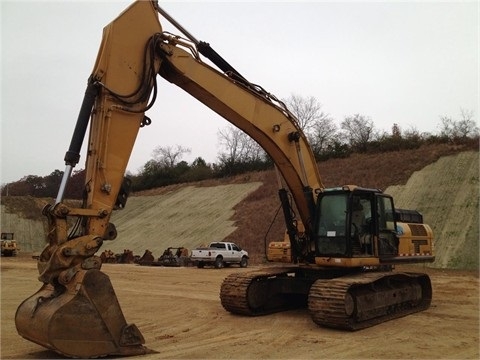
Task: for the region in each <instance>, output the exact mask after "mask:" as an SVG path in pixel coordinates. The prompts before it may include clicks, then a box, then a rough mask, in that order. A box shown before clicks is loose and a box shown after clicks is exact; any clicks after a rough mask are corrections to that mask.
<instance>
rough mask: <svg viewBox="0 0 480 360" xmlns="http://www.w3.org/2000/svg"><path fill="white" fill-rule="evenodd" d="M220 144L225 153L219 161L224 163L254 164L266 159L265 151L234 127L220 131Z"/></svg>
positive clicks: (222, 153)
mask: <svg viewBox="0 0 480 360" xmlns="http://www.w3.org/2000/svg"><path fill="white" fill-rule="evenodd" d="M217 136H218V142H219V144H220V146H221V147H223V149H224V150H225V152H221V153H220V155H219V159H220V161H221V162H222V163H227V162H228V163H240V162H254V161H259V160H262V159H264V158H265V151H264V150H263V149H262V147H261V146H260V145H258V144H257V142H256V141H255V140H253V139H252V138H251V137H250V136H248V135H247V134H246V133H245V132H243V131H242V130H240V129H239V128H236V127H234V126H232V125H230V126H227V127H226V128H224V129H222V130H219V131H218V133H217Z"/></svg>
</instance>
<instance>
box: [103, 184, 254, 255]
mask: <svg viewBox="0 0 480 360" xmlns="http://www.w3.org/2000/svg"><path fill="white" fill-rule="evenodd" d="M260 185H261V183H259V182H250V183H245V184H232V185H219V186H213V187H202V188H198V187H195V186H186V187H184V188H181V189H179V190H176V191H171V192H168V193H166V194H163V195H152V196H134V197H132V198H130V199H129V200H128V203H127V206H126V207H125V209H124V210H121V211H116V212H115V213H114V215H113V216H112V222H113V223H114V224H116V226H117V231H118V237H117V239H115V240H114V241H111V242H106V243H105V244H104V248H105V249H110V250H112V251H113V252H114V253H120V252H122V251H123V250H124V249H129V250H132V251H133V252H134V254H139V255H141V254H143V252H144V251H145V249H148V250H150V251H152V252H153V254H154V255H155V256H157V257H158V256H160V255H161V254H162V253H163V251H164V250H165V249H166V248H167V247H169V246H173V247H175V246H184V247H186V248H187V249H193V248H195V247H198V246H200V245H202V244H205V245H206V244H208V243H210V242H211V241H221V240H222V239H224V238H225V237H227V236H228V235H229V234H230V233H231V232H233V231H234V230H235V224H234V221H233V215H234V210H233V207H234V206H235V205H236V204H238V203H239V202H240V201H242V199H244V198H245V196H247V195H248V194H249V193H250V192H252V191H255V190H256V189H257V188H258V187H259V186H260Z"/></svg>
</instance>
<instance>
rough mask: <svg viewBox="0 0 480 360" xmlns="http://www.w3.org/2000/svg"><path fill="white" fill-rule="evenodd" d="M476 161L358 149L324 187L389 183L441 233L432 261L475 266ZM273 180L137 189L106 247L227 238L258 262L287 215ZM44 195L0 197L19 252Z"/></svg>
mask: <svg viewBox="0 0 480 360" xmlns="http://www.w3.org/2000/svg"><path fill="white" fill-rule="evenodd" d="M478 164H479V158H478V151H459V149H457V148H453V147H448V146H430V147H428V148H420V149H414V150H409V151H402V152H390V153H385V154H367V155H358V154H354V155H352V156H350V157H349V158H346V159H332V160H328V161H326V162H322V163H320V164H319V168H320V172H321V174H322V176H323V182H324V185H325V186H337V185H340V184H352V183H355V184H358V185H360V186H365V187H376V188H382V189H387V192H388V193H390V194H392V195H394V198H395V199H396V205H397V207H402V208H413V209H418V210H419V211H421V212H422V213H423V214H424V220H425V222H426V223H428V224H430V225H431V226H432V228H433V230H434V234H435V237H436V253H437V261H436V262H435V264H434V266H436V267H442V268H443V267H451V268H460V269H478V267H479V264H478V262H479V260H478V251H479V248H478V237H479V233H478V227H479V223H478V214H479V208H478V199H479V194H478V186H479V176H478V174H479V168H478ZM276 184H277V182H276V178H275V174H274V172H273V171H266V172H258V173H252V174H248V175H242V176H239V177H236V178H232V179H221V180H216V181H207V182H202V183H198V184H194V185H175V186H171V187H166V188H160V189H153V190H150V191H148V192H144V193H141V194H134V196H131V197H130V198H129V200H128V203H127V206H126V208H125V209H124V210H121V211H118V212H115V213H114V215H113V217H112V222H113V223H114V224H115V225H116V226H117V230H118V234H119V235H118V238H117V239H116V240H114V241H112V242H105V244H104V245H103V247H102V248H101V251H103V250H105V249H111V250H112V251H114V252H116V253H120V252H123V250H124V249H130V250H133V251H134V253H135V254H136V255H142V254H143V252H144V251H145V250H146V249H149V250H150V251H152V252H153V254H154V256H155V257H158V256H160V255H161V253H163V250H164V249H165V248H167V247H169V246H173V247H174V246H185V247H187V248H189V249H191V248H194V247H196V246H198V245H200V244H205V243H208V242H210V241H214V240H221V239H225V240H230V241H235V242H237V243H238V244H239V245H240V246H242V247H244V248H246V249H247V250H248V251H249V253H250V255H251V256H252V260H251V263H260V262H262V261H263V259H264V252H265V244H267V243H268V241H271V240H276V239H280V238H282V237H283V232H284V224H283V219H282V215H281V213H279V214H278V216H276V217H275V215H276V214H277V211H278V209H279V201H278V196H277V188H276ZM391 185H397V186H391ZM389 186H390V187H389ZM47 200H48V199H46V200H42V199H40V200H39V199H33V198H15V197H7V198H2V215H1V216H2V217H1V225H2V231H6V232H15V234H16V238H17V239H18V241H19V244H20V248H21V249H22V251H25V252H39V251H41V249H42V248H43V246H44V232H45V231H44V227H45V222H44V219H43V216H41V215H40V209H41V207H42V205H41V204H42V203H44V202H46V201H47ZM50 201H51V200H50ZM35 214H36V215H35Z"/></svg>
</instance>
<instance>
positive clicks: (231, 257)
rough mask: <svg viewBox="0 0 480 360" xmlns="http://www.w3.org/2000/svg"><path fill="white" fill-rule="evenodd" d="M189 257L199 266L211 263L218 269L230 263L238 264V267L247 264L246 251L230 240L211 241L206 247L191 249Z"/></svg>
mask: <svg viewBox="0 0 480 360" xmlns="http://www.w3.org/2000/svg"><path fill="white" fill-rule="evenodd" d="M190 259H191V260H192V261H193V263H194V264H196V265H197V267H199V268H203V267H204V266H205V265H213V266H215V268H217V269H220V268H222V267H224V266H226V265H227V266H228V265H230V264H239V265H240V267H247V266H248V252H246V251H245V250H242V249H241V248H240V246H238V245H236V244H234V243H231V242H222V241H219V242H212V243H210V245H209V246H208V247H206V248H205V247H204V248H197V249H195V250H192V255H191V256H190Z"/></svg>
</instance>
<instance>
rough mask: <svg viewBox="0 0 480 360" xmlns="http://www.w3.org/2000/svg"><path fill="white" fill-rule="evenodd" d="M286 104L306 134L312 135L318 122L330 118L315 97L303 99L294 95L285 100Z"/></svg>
mask: <svg viewBox="0 0 480 360" xmlns="http://www.w3.org/2000/svg"><path fill="white" fill-rule="evenodd" d="M284 103H285V104H286V105H287V107H288V109H289V110H290V111H291V112H292V113H293V115H295V117H296V118H297V120H298V125H299V126H300V128H301V129H302V130H303V132H304V133H305V134H309V133H311V132H312V129H313V128H314V127H315V126H316V124H317V123H318V122H320V121H321V120H323V119H326V118H329V117H330V116H329V115H328V114H326V113H325V112H323V111H322V104H320V102H319V101H318V100H317V99H316V98H315V97H313V96H309V97H302V96H299V95H296V94H292V95H290V97H289V98H288V99H286V100H284Z"/></svg>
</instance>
